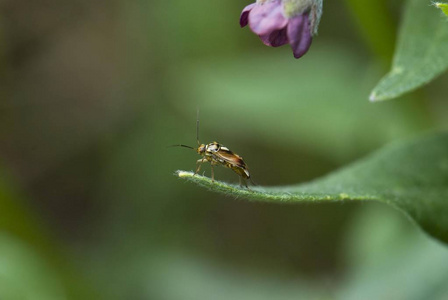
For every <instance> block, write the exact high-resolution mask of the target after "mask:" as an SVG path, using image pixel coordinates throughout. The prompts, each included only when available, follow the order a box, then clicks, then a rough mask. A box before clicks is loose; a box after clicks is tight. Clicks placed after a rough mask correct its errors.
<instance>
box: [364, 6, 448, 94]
mask: <svg viewBox="0 0 448 300" xmlns="http://www.w3.org/2000/svg"><path fill="white" fill-rule="evenodd" d="M430 4H431V3H430V2H429V1H422V0H408V3H407V8H406V11H405V15H404V19H403V22H402V25H401V29H400V33H399V37H398V44H397V48H396V50H395V56H394V61H393V64H392V69H391V70H390V72H389V73H388V74H387V75H386V76H384V77H383V78H382V79H381V80H380V82H379V83H378V84H377V86H376V87H375V88H374V89H373V91H372V93H371V94H370V100H372V101H379V100H388V99H393V98H396V97H398V96H401V95H402V94H404V93H407V92H409V91H412V90H414V89H416V88H418V87H421V86H423V85H424V84H426V83H428V82H430V81H431V80H432V79H434V78H435V77H437V76H438V75H440V74H441V73H442V72H444V71H445V70H446V69H447V68H448V23H447V21H446V19H445V18H443V16H441V15H440V13H439V12H437V10H435V9H434V8H433V7H431V5H430Z"/></svg>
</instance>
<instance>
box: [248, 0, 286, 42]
mask: <svg viewBox="0 0 448 300" xmlns="http://www.w3.org/2000/svg"><path fill="white" fill-rule="evenodd" d="M287 24H288V19H286V18H285V16H284V15H283V6H282V3H281V2H280V1H279V0H275V1H271V2H265V3H263V4H257V5H256V6H255V7H253V8H252V11H251V12H250V15H249V26H250V29H251V30H252V31H253V32H254V33H255V34H257V35H265V34H268V33H271V32H272V31H274V30H278V29H282V28H284V27H285V26H286V25H287Z"/></svg>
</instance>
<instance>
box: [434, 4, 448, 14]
mask: <svg viewBox="0 0 448 300" xmlns="http://www.w3.org/2000/svg"><path fill="white" fill-rule="evenodd" d="M434 5H435V6H436V7H438V8H440V9H441V10H442V12H443V13H444V14H445V15H447V16H448V4H446V3H440V2H435V3H434Z"/></svg>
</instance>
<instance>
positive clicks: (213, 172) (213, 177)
mask: <svg viewBox="0 0 448 300" xmlns="http://www.w3.org/2000/svg"><path fill="white" fill-rule="evenodd" d="M210 167H211V168H212V182H215V171H214V170H213V164H210Z"/></svg>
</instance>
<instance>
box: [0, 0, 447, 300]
mask: <svg viewBox="0 0 448 300" xmlns="http://www.w3.org/2000/svg"><path fill="white" fill-rule="evenodd" d="M249 3H250V2H249V1H238V0H227V1H197V0H192V1H185V0H171V1H164V0H131V1H124V0H112V1H111V0H109V1H104V0H99V1H87V0H72V1H67V0H59V1H52V0H42V1H32V0H21V1H14V0H3V1H2V2H0V100H1V101H0V299H155V300H159V299H160V300H165V299H166V300H178V299H181V300H184V299H187V300H189V299H192V300H193V299H198V300H201V299H249V300H250V299H257V300H258V299H447V297H448V288H447V287H448V249H447V248H446V247H445V246H444V245H441V244H439V243H438V242H436V241H434V240H432V239H431V238H429V237H427V236H426V235H424V234H423V233H422V232H421V231H420V230H419V229H418V228H417V227H416V226H415V225H414V224H412V223H411V222H410V221H408V220H407V219H406V218H405V217H404V216H403V215H402V214H400V213H399V212H396V211H393V210H392V209H390V208H389V207H384V206H383V205H379V204H374V203H363V204H319V205H314V204H313V205H311V204H309V205H303V204H301V205H274V204H266V203H250V202H246V201H244V200H239V199H236V200H235V199H232V198H226V197H223V196H221V195H218V194H215V193H212V192H209V191H206V190H203V189H201V188H199V187H197V186H193V185H191V184H187V183H186V182H184V181H182V180H179V179H178V178H176V177H175V176H174V171H175V170H177V169H184V170H193V169H194V168H195V161H196V160H197V159H198V156H197V155H196V154H195V153H194V152H193V151H190V150H187V149H182V148H167V146H168V145H172V144H179V143H182V144H187V145H191V146H194V145H195V143H196V110H197V109H200V120H201V127H200V139H201V141H202V142H206V143H208V142H211V141H213V140H217V141H220V142H221V143H223V144H224V145H226V146H227V147H229V148H230V149H232V150H233V151H235V152H236V153H238V154H240V155H242V156H243V157H244V158H245V161H246V163H247V164H248V165H249V167H250V170H251V174H252V176H253V178H254V180H255V181H256V182H257V183H258V184H261V185H288V184H294V183H298V182H304V181H308V180H312V179H314V178H317V177H319V176H322V175H324V174H326V173H328V172H330V171H332V170H334V169H336V168H338V167H340V166H343V165H345V164H347V163H350V162H352V161H354V160H356V159H357V158H360V157H362V156H364V155H365V154H367V153H370V152H372V151H374V150H375V149H378V148H380V147H381V146H382V145H384V144H386V143H388V142H390V141H393V140H397V139H401V138H407V137H411V136H415V135H418V134H419V133H421V132H424V131H427V130H430V129H435V128H444V127H446V126H447V123H448V120H447V118H446V115H447V113H448V106H447V105H446V103H444V101H445V100H446V99H445V98H446V95H445V94H446V93H445V91H446V84H447V83H448V76H446V75H445V76H442V77H441V78H439V79H437V80H436V81H434V82H433V83H431V84H430V85H429V86H428V87H427V88H425V89H423V90H419V91H417V92H416V93H414V94H411V95H407V96H406V97H403V98H400V99H397V100H393V101H389V102H385V103H375V104H373V103H369V102H368V99H367V97H368V94H369V92H370V90H371V89H372V88H373V87H374V85H375V84H376V83H377V82H378V80H379V79H380V78H381V76H382V75H384V74H385V72H386V71H387V67H388V64H389V63H390V60H391V57H392V52H393V47H394V41H395V40H394V35H395V33H396V32H397V28H398V24H399V21H400V16H401V12H402V4H403V2H402V1H378V0H375V1H373V0H369V1H361V0H359V1H355V0H346V1H325V3H324V15H323V18H322V23H321V26H320V30H319V31H320V34H319V36H318V37H316V38H315V39H314V41H313V45H312V46H311V50H310V52H309V53H308V54H307V55H306V56H304V57H303V58H302V59H300V60H295V59H294V58H293V56H292V53H291V50H290V48H289V46H285V47H281V48H276V49H274V48H269V47H265V46H263V45H262V43H261V42H260V41H259V39H258V37H257V36H255V35H254V34H252V33H251V32H250V30H249V29H248V28H244V29H241V28H240V27H239V23H238V19H239V14H240V12H241V10H242V8H243V7H244V6H245V5H247V4H249ZM360 3H362V4H363V5H360ZM375 13H379V15H381V18H380V21H378V19H377V18H376V16H378V15H375ZM377 24H378V26H376V25H377ZM385 30H386V31H385ZM204 170H205V174H206V175H207V176H210V167H209V166H204ZM215 170H216V174H215V176H216V178H217V179H218V180H225V181H228V182H234V183H237V182H238V177H237V176H236V175H235V174H234V173H233V172H231V171H230V170H228V169H224V168H216V169H215Z"/></svg>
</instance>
